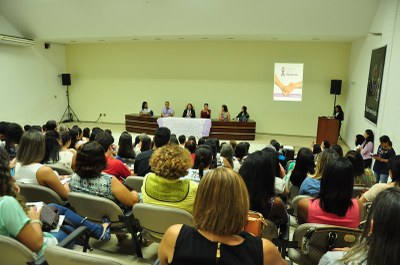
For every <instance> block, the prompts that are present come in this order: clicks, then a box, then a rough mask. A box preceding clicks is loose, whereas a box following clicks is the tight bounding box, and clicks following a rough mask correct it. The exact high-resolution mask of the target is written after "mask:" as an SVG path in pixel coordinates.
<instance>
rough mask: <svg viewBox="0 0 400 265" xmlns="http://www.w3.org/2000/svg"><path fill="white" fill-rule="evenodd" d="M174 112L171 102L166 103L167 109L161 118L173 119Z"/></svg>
mask: <svg viewBox="0 0 400 265" xmlns="http://www.w3.org/2000/svg"><path fill="white" fill-rule="evenodd" d="M174 114H175V113H174V110H173V109H172V108H170V107H169V101H165V107H164V108H163V109H162V111H161V117H173V116H174Z"/></svg>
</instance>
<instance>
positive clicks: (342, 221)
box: [307, 198, 360, 228]
mask: <svg viewBox="0 0 400 265" xmlns="http://www.w3.org/2000/svg"><path fill="white" fill-rule="evenodd" d="M351 202H352V203H353V206H352V207H349V209H347V212H346V215H345V216H338V215H336V214H334V213H327V212H325V211H324V210H322V209H321V207H320V206H319V199H316V200H314V199H312V198H311V199H309V205H308V219H307V223H317V224H328V225H337V226H344V227H349V228H357V227H358V225H359V224H360V209H359V207H358V202H357V199H352V200H351Z"/></svg>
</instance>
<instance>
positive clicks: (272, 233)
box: [261, 219, 278, 241]
mask: <svg viewBox="0 0 400 265" xmlns="http://www.w3.org/2000/svg"><path fill="white" fill-rule="evenodd" d="M264 221H265V222H266V225H265V226H264V227H263V229H262V231H261V234H262V237H263V238H266V239H268V240H270V241H272V239H274V238H278V228H277V227H276V225H275V224H274V223H273V222H272V221H271V220H268V219H264Z"/></svg>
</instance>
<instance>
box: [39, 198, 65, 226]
mask: <svg viewBox="0 0 400 265" xmlns="http://www.w3.org/2000/svg"><path fill="white" fill-rule="evenodd" d="M59 218H60V214H59V212H58V209H57V208H55V207H51V206H48V205H47V204H43V207H42V211H41V212H40V221H42V223H43V225H42V230H43V231H44V232H50V231H51V230H52V229H55V228H56V227H57V225H58V220H59Z"/></svg>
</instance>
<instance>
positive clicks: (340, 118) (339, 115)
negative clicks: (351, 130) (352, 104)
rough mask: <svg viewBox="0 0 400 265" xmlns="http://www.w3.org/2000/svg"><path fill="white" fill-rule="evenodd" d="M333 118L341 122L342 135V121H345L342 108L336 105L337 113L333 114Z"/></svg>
mask: <svg viewBox="0 0 400 265" xmlns="http://www.w3.org/2000/svg"><path fill="white" fill-rule="evenodd" d="M333 117H334V118H335V119H336V120H338V121H339V132H338V134H339V135H340V128H341V127H342V121H343V120H344V112H343V110H342V106H340V105H336V106H335V112H334V113H333Z"/></svg>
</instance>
